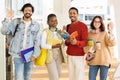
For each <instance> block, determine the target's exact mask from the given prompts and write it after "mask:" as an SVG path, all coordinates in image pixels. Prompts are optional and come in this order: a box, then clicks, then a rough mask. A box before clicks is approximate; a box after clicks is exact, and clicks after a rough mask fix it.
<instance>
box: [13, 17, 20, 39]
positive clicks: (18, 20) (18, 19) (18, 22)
mask: <svg viewBox="0 0 120 80" xmlns="http://www.w3.org/2000/svg"><path fill="white" fill-rule="evenodd" d="M20 19H21V18H17V25H16V27H15V31H14V33H13V37H14V36H15V34H16V32H17V29H18V26H19V24H20Z"/></svg>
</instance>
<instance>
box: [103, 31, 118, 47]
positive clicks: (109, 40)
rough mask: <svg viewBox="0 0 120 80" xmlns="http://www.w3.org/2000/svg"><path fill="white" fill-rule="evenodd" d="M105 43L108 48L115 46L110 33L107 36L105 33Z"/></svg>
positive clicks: (113, 38)
mask: <svg viewBox="0 0 120 80" xmlns="http://www.w3.org/2000/svg"><path fill="white" fill-rule="evenodd" d="M105 43H106V45H107V46H109V47H112V46H114V45H115V44H116V42H115V37H114V35H113V34H112V33H109V34H107V32H106V35H105Z"/></svg>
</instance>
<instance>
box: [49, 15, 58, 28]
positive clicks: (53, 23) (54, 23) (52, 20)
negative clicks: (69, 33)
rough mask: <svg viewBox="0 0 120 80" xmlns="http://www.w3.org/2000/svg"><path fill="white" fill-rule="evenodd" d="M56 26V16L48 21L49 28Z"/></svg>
mask: <svg viewBox="0 0 120 80" xmlns="http://www.w3.org/2000/svg"><path fill="white" fill-rule="evenodd" d="M57 24H58V21H57V18H56V16H53V17H50V18H49V20H48V25H49V26H50V27H56V26H57Z"/></svg>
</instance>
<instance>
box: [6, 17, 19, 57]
mask: <svg viewBox="0 0 120 80" xmlns="http://www.w3.org/2000/svg"><path fill="white" fill-rule="evenodd" d="M20 19H21V18H17V25H16V27H15V31H14V33H13V35H12V32H11V33H10V34H9V35H6V57H9V56H10V54H9V53H8V52H9V44H10V41H11V39H12V38H13V37H14V36H15V34H16V32H17V29H18V26H19V24H20Z"/></svg>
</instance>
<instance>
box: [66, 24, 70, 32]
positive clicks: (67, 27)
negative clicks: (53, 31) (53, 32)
mask: <svg viewBox="0 0 120 80" xmlns="http://www.w3.org/2000/svg"><path fill="white" fill-rule="evenodd" d="M69 27H70V24H68V25H67V26H66V31H67V32H68V29H69Z"/></svg>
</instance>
